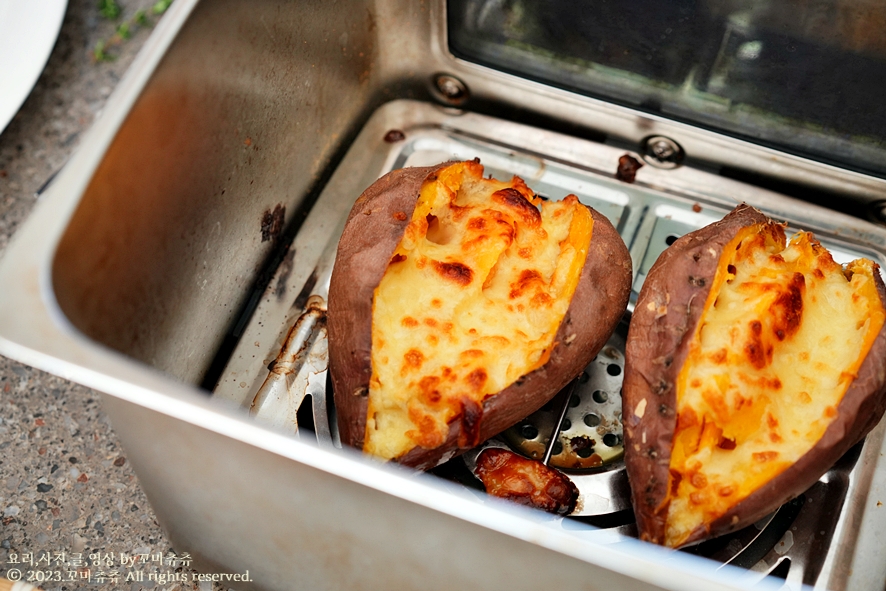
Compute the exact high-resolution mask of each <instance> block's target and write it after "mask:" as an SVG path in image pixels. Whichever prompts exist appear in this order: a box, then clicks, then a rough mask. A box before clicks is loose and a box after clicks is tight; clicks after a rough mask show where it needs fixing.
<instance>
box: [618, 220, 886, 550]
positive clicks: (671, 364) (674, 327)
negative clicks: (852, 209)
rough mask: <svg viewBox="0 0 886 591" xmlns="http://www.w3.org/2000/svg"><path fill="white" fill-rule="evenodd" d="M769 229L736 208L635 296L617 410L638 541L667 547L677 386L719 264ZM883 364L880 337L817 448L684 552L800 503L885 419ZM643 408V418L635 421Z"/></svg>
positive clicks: (684, 241) (883, 294) (702, 531)
mask: <svg viewBox="0 0 886 591" xmlns="http://www.w3.org/2000/svg"><path fill="white" fill-rule="evenodd" d="M767 221H769V220H768V218H767V217H766V216H765V215H763V214H762V213H761V212H759V211H758V210H756V209H753V208H752V207H749V206H747V205H740V206H738V207H737V208H735V209H734V210H733V211H732V212H731V213H730V214H728V215H727V216H726V217H725V218H723V219H722V220H721V221H719V222H716V223H714V224H711V225H709V226H706V227H704V228H701V229H699V230H697V231H695V232H691V233H689V234H687V235H685V236H683V237H681V238H680V239H678V240H677V241H676V242H674V244H673V245H671V247H670V248H668V249H667V250H666V251H665V252H664V253H662V255H661V256H660V257H659V259H658V261H656V263H655V264H654V265H653V267H652V268H651V269H650V271H649V274H648V275H647V278H646V281H645V283H644V285H643V288H642V289H641V291H640V294H639V298H638V301H637V305H636V308H635V310H634V314H633V317H632V319H631V324H630V327H629V331H628V340H627V345H626V352H625V357H626V361H625V381H624V387H623V395H622V400H623V405H624V406H623V422H624V429H625V464H626V468H627V471H628V478H629V480H630V482H631V491H632V502H633V506H634V513H635V515H636V518H637V527H638V531H639V534H640V538H641V539H643V540H646V541H650V542H654V543H658V544H663V543H664V539H665V527H666V520H667V512H668V505H667V495H668V482H669V464H670V457H671V447H672V442H673V436H674V431H675V429H676V422H677V416H676V387H675V384H676V380H677V376H678V374H679V373H680V370H681V368H682V366H683V364H684V362H685V360H686V356H687V354H688V351H689V345H690V342H691V340H692V338H693V336H694V334H695V328H696V326H697V325H698V322H699V320H700V319H701V316H702V312H703V310H704V305H705V302H706V301H707V298H708V294H709V292H710V288H711V284H712V283H713V279H714V275H715V273H716V269H717V265H718V263H719V259H720V255H721V254H722V252H723V248H724V246H725V245H726V244H728V243H729V242H730V241H731V240H732V239H733V238H734V237H735V235H736V234H737V232H738V231H739V230H740V229H741V228H743V227H746V226H750V225H753V224H758V223H764V222H767ZM875 280H876V282H877V290H878V292H879V294H880V299H881V301H882V302H886V291H884V287H883V282H882V281H881V279H880V277H879V275H878V274H875ZM884 355H886V330H881V332H880V334H879V335H878V336H877V338H876V340H875V342H874V345H873V347H872V348H871V350H870V352H869V353H868V355H867V357H866V358H865V361H864V362H863V363H862V366H861V368H860V370H859V375H858V377H857V378H856V380H855V381H854V382H853V384H852V386H851V387H850V388H849V390H848V391H847V392H846V394H845V395H844V397H843V400H842V401H841V403H840V404H839V406H838V409H837V412H838V415H837V418H836V419H835V420H834V422H833V423H832V424H831V425H830V426H829V427H828V429H827V430H826V431H825V434H824V436H823V437H822V439H821V440H820V441H819V442H818V443H817V444H816V445H815V446H814V447H813V448H812V449H811V450H810V451H809V452H808V453H806V454H805V455H804V456H803V457H801V458H800V460H799V461H797V462H796V463H795V464H794V465H793V466H791V467H790V468H789V469H788V470H786V471H785V472H783V473H782V474H780V475H779V476H777V477H776V478H774V479H773V480H772V481H771V482H769V483H767V484H766V485H764V486H763V487H761V488H760V489H759V490H757V491H755V492H754V493H752V494H751V495H749V496H748V497H747V498H745V499H744V500H742V501H741V502H740V503H738V504H736V506H735V507H733V509H732V510H730V511H728V512H727V513H726V514H724V515H723V516H722V517H720V518H719V519H717V520H716V521H714V522H713V523H711V524H709V527H708V528H699V529H697V530H696V531H695V532H693V534H692V535H691V536H690V538H689V539H687V540H686V541H685V543H684V545H689V544H692V543H695V542H698V541H701V540H703V539H706V538H710V537H716V536H719V535H723V534H726V533H729V532H731V531H735V530H738V529H741V528H742V527H745V526H747V525H749V524H751V523H753V522H755V521H757V520H758V519H760V518H762V517H764V516H765V515H767V514H768V513H771V512H772V511H774V510H775V509H777V508H778V507H779V506H780V505H781V504H783V503H785V502H787V501H788V500H790V499H792V498H794V497H796V496H798V495H800V494H802V493H803V491H805V490H806V489H807V488H809V487H810V486H811V485H812V484H814V483H815V481H816V480H818V478H819V477H820V476H821V475H822V474H823V473H824V472H826V471H827V470H828V469H829V468H830V467H831V466H832V465H833V464H834V463H835V462H836V461H837V460H838V459H839V458H840V456H842V455H843V454H844V453H845V452H846V451H847V450H848V449H849V448H850V447H852V445H854V444H855V443H857V442H858V441H860V440H861V439H862V438H863V437H864V436H865V435H866V434H867V433H868V431H870V430H871V429H872V428H873V427H874V426H875V425H876V424H877V422H878V421H879V419H880V417H881V416H882V415H883V412H884V410H886V365H884ZM644 400H645V403H643V402H642V401H644ZM638 405H639V406H638ZM640 408H643V411H642V412H639V413H638V409H640ZM638 414H642V416H638Z"/></svg>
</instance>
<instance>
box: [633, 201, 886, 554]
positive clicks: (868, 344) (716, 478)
mask: <svg viewBox="0 0 886 591" xmlns="http://www.w3.org/2000/svg"><path fill="white" fill-rule="evenodd" d="M884 302H886V291H884V286H883V281H882V280H881V278H880V274H879V269H878V266H877V265H876V264H874V263H873V262H871V261H868V260H865V259H859V260H857V261H853V262H852V263H849V264H847V265H846V266H841V265H839V264H837V263H835V262H834V260H833V258H832V257H831V255H830V253H828V251H827V250H826V249H825V248H824V247H822V246H821V245H820V244H819V243H818V242H817V241H816V240H815V238H814V237H813V236H812V235H811V234H809V233H806V232H800V233H798V234H797V235H796V236H794V238H792V239H791V241H790V242H789V243H787V241H786V238H785V233H784V228H783V226H782V225H781V224H778V223H775V222H773V221H772V220H769V219H768V218H767V217H766V216H764V215H763V214H762V213H760V212H759V211H757V210H755V209H753V208H751V207H748V206H739V207H738V208H736V209H735V210H734V211H733V212H732V213H730V214H729V215H727V216H726V217H725V218H724V219H723V220H721V221H720V222H717V223H714V224H712V225H710V226H707V227H705V228H702V229H700V230H697V231H695V232H691V233H689V234H687V235H685V236H683V237H681V238H680V239H678V240H677V241H676V242H674V244H673V245H672V246H671V247H670V248H668V249H667V250H666V251H665V252H664V253H662V255H661V256H660V257H659V259H658V261H657V262H656V263H655V265H654V266H653V267H652V269H650V272H649V274H648V276H647V278H646V281H645V283H644V285H643V288H642V290H641V292H640V295H639V300H638V302H637V305H636V308H635V310H634V314H633V318H632V319H631V324H630V328H629V332H628V341H627V350H626V361H625V382H624V388H623V404H624V406H623V420H624V427H625V449H626V454H625V462H626V465H627V470H628V476H629V479H630V482H631V489H632V501H633V505H634V512H635V514H636V517H637V524H638V529H639V532H640V536H641V538H642V539H645V540H648V541H651V542H655V543H658V544H664V545H667V546H670V547H679V546H684V545H688V544H692V543H694V542H697V541H700V540H702V539H705V538H708V537H714V536H718V535H721V534H725V533H728V532H731V531H734V530H737V529H739V528H742V527H744V526H746V525H748V524H750V523H753V522H755V521H756V520H758V519H760V518H761V517H763V516H765V515H766V514H768V513H770V512H772V511H773V510H775V509H776V508H778V507H779V506H780V505H781V504H782V503H784V502H786V501H788V500H790V499H792V498H794V497H796V496H798V495H800V494H801V493H803V491H805V490H806V489H807V488H809V487H810V486H811V485H812V484H813V483H814V482H815V481H816V480H817V479H818V478H819V477H820V476H821V475H822V474H823V473H824V472H826V471H827V470H828V469H829V468H830V467H831V465H833V464H834V463H835V462H836V461H837V460H838V459H839V458H840V456H841V455H842V454H844V453H845V452H846V451H847V450H848V449H849V448H850V447H851V446H852V445H854V444H855V443H856V442H858V441H859V440H861V438H863V437H864V435H865V434H867V433H868V431H870V429H871V428H873V426H874V425H875V424H876V423H877V421H878V420H879V419H880V417H881V416H882V415H883V412H884V409H886V388H884V384H886V363H884V362H886V331H884V328H883V323H884V318H886V311H884Z"/></svg>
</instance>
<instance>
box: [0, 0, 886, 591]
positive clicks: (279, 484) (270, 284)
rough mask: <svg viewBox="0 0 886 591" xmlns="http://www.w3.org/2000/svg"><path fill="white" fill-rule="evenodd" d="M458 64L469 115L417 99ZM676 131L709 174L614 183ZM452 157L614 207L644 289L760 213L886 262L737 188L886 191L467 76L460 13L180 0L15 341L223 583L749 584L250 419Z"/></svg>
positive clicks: (29, 298)
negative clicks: (354, 244)
mask: <svg viewBox="0 0 886 591" xmlns="http://www.w3.org/2000/svg"><path fill="white" fill-rule="evenodd" d="M441 74H445V75H448V76H452V77H454V78H456V79H458V80H459V81H461V82H462V84H463V85H464V87H465V88H466V89H468V91H469V93H468V98H467V100H466V101H465V102H464V103H463V104H462V105H461V107H462V108H463V110H453V109H452V108H451V107H449V106H446V107H436V106H431V105H429V104H428V103H427V102H414V101H408V100H395V99H410V98H418V99H422V100H423V101H433V100H436V99H435V96H436V94H435V93H436V92H437V91H435V90H434V88H435V83H434V81H435V80H436V79H437V77H438V76H439V75H441ZM391 101H394V102H391ZM383 104H384V105H386V106H385V107H384V108H383V109H380V110H379V109H378V108H379V107H380V106H381V105H383ZM483 112H486V113H491V112H494V113H495V115H496V118H495V119H493V118H490V117H484V116H482V115H477V114H474V113H483ZM373 113H375V114H374V115H373ZM506 119H510V120H511V121H506V123H507V124H506V125H502V120H506ZM514 120H517V121H516V122H515V121H514ZM520 122H522V123H520ZM530 123H531V125H530ZM546 127H553V128H557V129H560V130H562V131H567V132H568V133H565V134H564V133H552V132H551V131H548V130H546V129H544V128H546ZM358 133H359V135H358ZM652 135H663V136H666V137H668V138H671V139H672V140H674V141H675V142H677V143H678V144H679V145H680V146H682V147H683V148H684V150H685V151H686V154H687V164H686V165H683V166H680V167H678V168H675V169H673V170H661V169H656V168H654V167H652V166H646V167H643V168H642V169H640V171H639V172H638V174H637V181H636V183H634V184H632V185H625V184H623V183H619V182H617V181H615V180H614V179H613V178H612V175H613V173H614V171H615V167H616V163H617V159H618V157H619V156H621V155H623V154H624V153H625V146H627V147H631V148H632V149H635V150H639V147H640V142H642V141H643V140H644V138H648V137H649V136H652ZM401 136H405V138H403V137H401ZM582 137H593V138H597V139H605V140H606V142H607V143H597V142H594V141H588V140H586V139H581V138H582ZM410 138H412V139H418V138H421V139H422V142H423V143H421V144H420V145H418V144H414V143H410ZM407 145H408V146H412V148H414V149H413V151H411V152H408V153H407V151H405V149H404V148H405V146H407ZM515 148H516V149H515ZM449 155H457V156H462V155H463V156H464V157H469V158H473V157H474V156H478V155H479V156H480V157H481V159H482V160H483V162H484V164H486V165H487V166H488V167H489V169H490V171H493V172H495V171H499V172H505V171H507V172H515V173H517V174H520V175H521V176H524V178H526V180H527V182H529V183H530V184H531V185H532V186H539V190H542V191H548V192H551V193H552V194H553V193H554V192H577V193H578V194H580V195H584V196H586V197H587V198H589V199H591V203H592V204H594V205H595V207H597V208H598V209H600V211H602V212H603V213H604V214H605V215H607V216H609V217H610V219H612V220H613V221H615V222H616V225H617V227H618V229H619V231H620V232H621V233H622V235H623V236H625V237H626V239H627V240H629V243H630V245H631V255H632V258H633V261H634V265H635V269H636V271H637V277H636V279H635V281H636V282H640V281H642V276H643V274H644V273H645V271H644V269H645V268H646V267H645V266H644V265H645V261H649V260H652V258H653V257H654V256H656V254H657V252H658V251H660V249H662V248H664V247H665V246H666V244H667V239H668V236H670V235H671V234H673V233H679V232H682V231H685V229H687V228H691V227H694V226H696V225H700V224H703V223H707V222H708V221H712V220H713V219H716V218H717V217H719V216H720V215H722V214H723V213H724V212H725V211H727V210H728V209H730V208H731V206H732V204H733V203H735V202H737V201H747V202H749V203H751V204H753V205H756V206H758V207H761V208H762V209H764V210H766V211H767V212H768V213H770V214H771V215H773V216H775V217H779V218H782V219H787V220H798V221H802V223H803V226H804V228H806V229H811V230H814V231H816V232H818V233H820V234H822V236H824V237H826V239H827V241H829V244H830V245H831V246H836V247H837V248H838V250H840V252H844V253H850V252H862V253H864V254H866V255H868V256H871V257H873V258H875V260H878V261H881V262H882V260H883V253H884V252H886V231H884V230H883V229H882V228H880V227H877V226H874V225H873V224H870V223H867V222H864V221H861V220H859V219H856V218H852V217H849V216H846V215H841V214H838V213H835V212H834V211H831V210H829V209H824V208H818V207H815V206H810V205H809V204H807V203H804V202H800V201H796V200H793V199H789V198H785V197H784V196H782V195H779V194H776V193H773V192H770V191H765V190H760V189H759V188H757V187H754V186H751V185H747V184H742V183H739V182H736V181H733V180H730V179H727V178H723V177H721V176H717V175H716V174H712V173H711V171H712V170H714V171H715V170H716V169H717V167H719V166H722V165H723V163H726V162H729V163H731V165H732V166H733V167H739V168H746V169H748V170H755V171H758V172H760V173H765V174H766V175H768V176H771V177H777V178H781V179H788V180H792V181H796V182H798V183H801V184H806V185H814V186H816V187H819V188H822V189H828V190H831V191H836V192H838V193H839V194H840V195H841V199H842V198H845V199H847V200H848V199H852V198H857V199H861V200H862V201H868V200H872V199H878V198H881V197H882V195H883V194H884V183H883V181H882V180H880V179H875V178H872V177H867V176H864V175H859V174H857V173H851V172H847V171H843V170H839V169H836V168H833V167H828V166H823V165H820V164H818V163H814V162H811V161H808V160H804V159H801V158H797V157H794V156H789V155H785V154H780V153H776V152H773V151H771V150H767V149H763V148H759V147H757V146H754V145H751V144H747V143H743V142H739V141H735V140H733V139H730V138H726V137H722V136H718V135H716V134H713V133H710V132H707V131H704V130H699V129H695V128H691V127H689V126H686V125H682V124H676V123H673V122H670V121H666V120H663V119H658V118H655V117H650V116H648V115H643V114H640V113H637V112H635V111H631V110H629V109H626V108H622V107H615V106H612V105H608V104H604V103H602V102H600V101H595V100H593V99H588V98H585V97H580V96H577V95H573V94H570V93H568V92H566V91H562V90H557V89H553V88H550V87H547V86H544V85H541V84H538V83H533V82H529V81H526V80H522V79H519V78H516V77H513V76H510V75H508V74H504V73H501V72H495V71H492V70H490V69H488V68H484V67H481V66H477V65H474V64H469V63H466V62H462V61H460V60H458V59H455V58H454V57H452V55H451V54H449V53H448V50H447V44H446V19H445V11H444V4H443V3H442V2H441V1H439V0H434V1H431V2H428V3H416V2H411V1H408V0H393V1H389V2H383V1H377V2H376V1H366V2H360V1H357V0H349V1H345V0H339V1H338V2H326V3H307V2H289V1H284V0H279V1H278V0H257V1H254V2H242V1H236V0H204V1H203V2H200V3H198V2H197V1H196V0H176V2H174V3H173V4H172V7H171V9H170V11H169V12H168V13H167V14H166V16H165V17H164V19H163V20H162V22H161V23H160V25H159V26H158V28H157V29H156V30H155V31H154V33H153V35H152V38H151V39H150V40H149V42H148V43H147V44H146V45H145V47H144V50H143V52H142V53H141V54H140V56H139V58H138V59H137V61H136V62H135V63H134V65H133V67H132V68H131V70H130V71H129V72H128V74H127V76H126V77H125V79H124V80H122V81H121V83H120V84H119V86H118V87H117V90H115V94H114V95H113V96H112V97H111V98H110V99H109V101H108V103H107V106H106V108H105V111H104V113H103V115H102V116H101V118H100V119H98V120H97V122H96V124H95V126H94V127H93V128H92V130H91V131H90V133H89V134H88V135H87V136H85V137H84V138H83V141H82V144H81V147H80V148H79V150H78V151H77V153H76V154H75V155H74V156H73V157H72V159H71V160H70V162H69V163H68V165H67V166H65V168H64V169H63V170H62V171H61V172H60V173H59V175H58V176H57V177H56V178H55V180H54V181H53V182H52V184H51V185H50V186H49V188H48V189H47V190H46V192H45V193H44V194H43V196H42V198H41V203H39V204H38V206H37V207H36V208H35V210H34V212H33V213H32V216H31V218H30V219H29V221H28V223H27V224H26V225H25V226H24V227H23V228H22V229H20V230H19V231H18V232H17V233H16V236H15V238H14V240H13V242H12V243H11V244H10V245H9V247H8V248H7V250H6V253H5V256H4V258H3V260H2V261H0V352H2V353H3V354H5V355H8V356H10V357H13V358H16V359H18V360H20V361H22V362H25V363H28V364H30V365H33V366H35V367H39V368H41V369H44V370H47V371H50V372H53V373H56V374H58V375H61V376H63V377H66V378H68V379H72V380H76V381H78V382H81V383H83V384H86V385H88V386H90V387H93V388H95V389H98V390H101V391H103V392H106V393H107V396H106V397H105V406H106V409H107V411H108V414H109V416H110V417H111V419H112V421H113V424H114V426H115V429H116V431H117V432H118V434H119V435H120V438H121V440H122V442H123V445H124V447H126V450H127V457H128V458H130V459H131V461H132V464H133V466H134V467H135V469H136V471H137V473H138V475H139V479H140V482H141V484H142V486H143V487H144V489H145V491H146V492H147V494H148V497H149V498H150V500H151V503H152V505H153V507H154V509H155V511H156V514H157V515H158V518H159V520H160V522H161V524H162V525H163V527H164V528H165V529H166V530H167V531H168V533H169V534H170V538H171V540H172V541H173V543H174V544H175V546H176V548H182V549H187V550H188V551H189V552H190V553H191V554H192V555H193V556H194V557H195V559H197V560H198V561H199V564H200V565H202V566H203V567H204V568H206V569H211V570H212V571H213V572H218V571H219V570H228V571H231V572H242V571H243V570H246V569H247V568H248V569H249V570H250V572H251V574H252V576H253V578H254V583H253V584H252V586H253V588H257V589H281V590H283V589H292V588H305V589H323V588H328V589H341V588H350V587H353V588H366V587H373V588H423V589H434V588H439V589H450V588H453V587H458V588H464V589H471V588H476V589H489V588H509V589H521V588H525V589H537V588H540V587H542V586H544V587H546V588H547V587H551V586H555V587H559V588H570V589H571V588H583V587H587V586H588V585H593V586H597V587H600V588H609V589H616V588H617V589H680V590H693V589H698V590H710V589H743V588H747V587H748V585H750V584H751V583H748V582H747V581H741V580H740V579H739V578H738V577H737V575H736V573H737V572H739V571H735V570H732V569H731V568H730V567H725V569H724V570H723V571H717V570H716V568H717V567H718V566H719V565H718V563H714V562H712V561H708V560H703V559H698V558H696V557H693V556H685V555H683V554H682V553H672V552H668V551H665V550H663V549H661V548H656V547H652V546H649V545H647V544H642V543H639V542H636V541H634V540H625V539H624V538H623V536H620V535H619V536H617V537H616V538H613V537H612V536H611V535H610V534H609V533H607V532H605V531H600V530H595V529H593V528H591V527H589V526H588V525H587V524H584V523H577V522H576V523H569V522H557V523H552V522H550V521H549V520H548V519H547V518H546V517H545V516H539V515H537V514H535V513H534V512H526V511H522V510H519V509H515V508H512V507H509V506H507V505H505V504H503V503H499V502H496V501H494V500H488V499H478V498H477V496H476V495H474V494H473V493H471V492H468V491H465V490H463V489H461V488H458V487H454V486H452V485H450V484H447V483H444V482H441V481H440V480H439V479H436V478H432V477H429V476H423V475H414V474H412V473H405V472H404V471H401V470H396V469H394V468H391V467H386V466H379V465H377V464H376V463H374V462H371V461H367V460H366V459H365V458H363V457H360V456H359V455H357V454H352V453H348V452H347V450H342V451H334V450H331V449H328V448H327V449H323V448H319V447H316V446H314V445H311V444H309V443H308V442H307V441H305V439H306V438H302V439H301V440H299V439H297V438H296V437H294V436H293V434H292V433H291V430H288V431H287V430H277V429H275V428H272V427H268V426H266V425H263V424H262V423H261V422H260V421H259V420H256V419H255V418H253V417H250V416H249V413H248V410H247V409H248V407H249V406H250V405H251V403H252V401H253V400H254V399H255V396H256V394H257V393H258V392H259V389H260V388H261V385H262V383H264V381H265V379H266V378H267V375H268V370H267V366H268V364H270V363H271V362H272V361H274V360H275V359H276V358H277V357H278V355H279V354H280V352H281V350H282V349H283V347H284V343H285V341H286V339H287V336H288V334H289V330H290V328H291V327H292V326H293V324H294V323H295V321H296V319H297V318H299V317H300V316H301V315H302V314H303V313H304V308H305V304H306V303H307V300H308V297H309V296H310V295H311V294H312V293H313V292H314V289H315V287H317V286H318V285H319V283H320V276H321V274H322V266H321V265H320V263H321V259H322V258H323V252H324V250H326V248H327V247H328V246H329V245H330V244H334V242H335V239H336V237H337V235H338V233H339V232H340V226H339V225H340V222H341V220H342V219H343V216H345V215H346V214H347V212H348V210H349V209H350V207H351V204H352V203H353V200H354V198H355V197H356V196H357V195H359V194H360V192H361V191H362V190H363V189H364V188H365V187H366V186H368V185H369V184H370V183H372V182H373V181H374V180H375V179H376V178H377V177H378V176H379V175H380V174H382V172H384V171H385V170H389V169H390V168H393V167H396V166H404V165H411V164H416V165H418V164H431V163H436V162H438V161H439V160H440V159H441V158H444V157H448V156H449ZM691 158H700V159H701V160H696V161H694V162H695V163H696V164H698V163H701V164H704V166H705V167H706V168H705V167H703V168H699V167H698V166H695V165H693V166H689V165H688V163H689V160H690V159H691ZM339 171H346V172H339ZM587 176H592V177H594V178H595V179H597V182H596V183H595V184H594V187H593V190H591V187H590V186H589V185H587V183H585V181H584V180H583V179H584V178H586V177H587ZM539 183H540V184H539ZM663 201H664V202H666V203H663ZM695 206H700V207H701V211H696V207H695ZM636 285H639V283H635V286H636ZM200 385H202V386H204V387H205V388H207V389H212V390H214V391H215V393H216V395H215V396H214V397H211V398H210V397H208V396H206V392H205V391H203V390H201V389H200V388H199V386H200ZM315 385H316V384H315ZM312 387H313V386H312ZM312 392H313V391H311V392H306V394H311V400H312V405H313V404H314V398H315V397H314V396H313V394H312ZM296 418H298V417H296ZM883 434H884V427H883V425H881V426H880V427H879V428H878V429H877V430H876V431H874V432H873V433H872V434H871V435H870V436H869V437H868V439H867V442H866V444H865V447H864V448H863V449H862V450H861V455H860V457H859V460H858V463H857V469H855V470H853V471H852V472H851V473H850V475H849V483H848V489H847V492H846V499H847V500H846V506H847V507H850V510H848V511H843V512H841V514H840V517H839V520H838V522H837V524H836V527H835V530H834V534H833V536H834V539H835V540H837V543H836V544H834V545H832V547H834V548H836V554H833V555H832V554H829V555H828V556H827V557H826V558H825V560H824V562H823V563H822V569H821V575H820V576H819V579H818V581H819V583H817V585H820V586H822V587H828V588H835V589H867V588H871V589H877V588H883V587H884V581H886V560H883V558H882V554H881V549H882V548H884V547H886V539H884V538H883V537H884V535H886V534H884V532H886V514H884V511H882V509H881V508H880V505H878V503H880V504H882V501H884V500H886V499H884V497H886V467H884V466H883V462H884V460H883V459H882V453H883V450H882V446H883V436H884V435H883ZM333 437H334V434H333ZM429 532H430V533H429ZM612 542H618V543H612ZM763 585H764V587H765V586H767V585H768V586H769V587H770V588H771V587H773V586H774V585H773V584H772V583H771V582H765V581H764V583H763ZM775 586H777V585H775Z"/></svg>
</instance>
